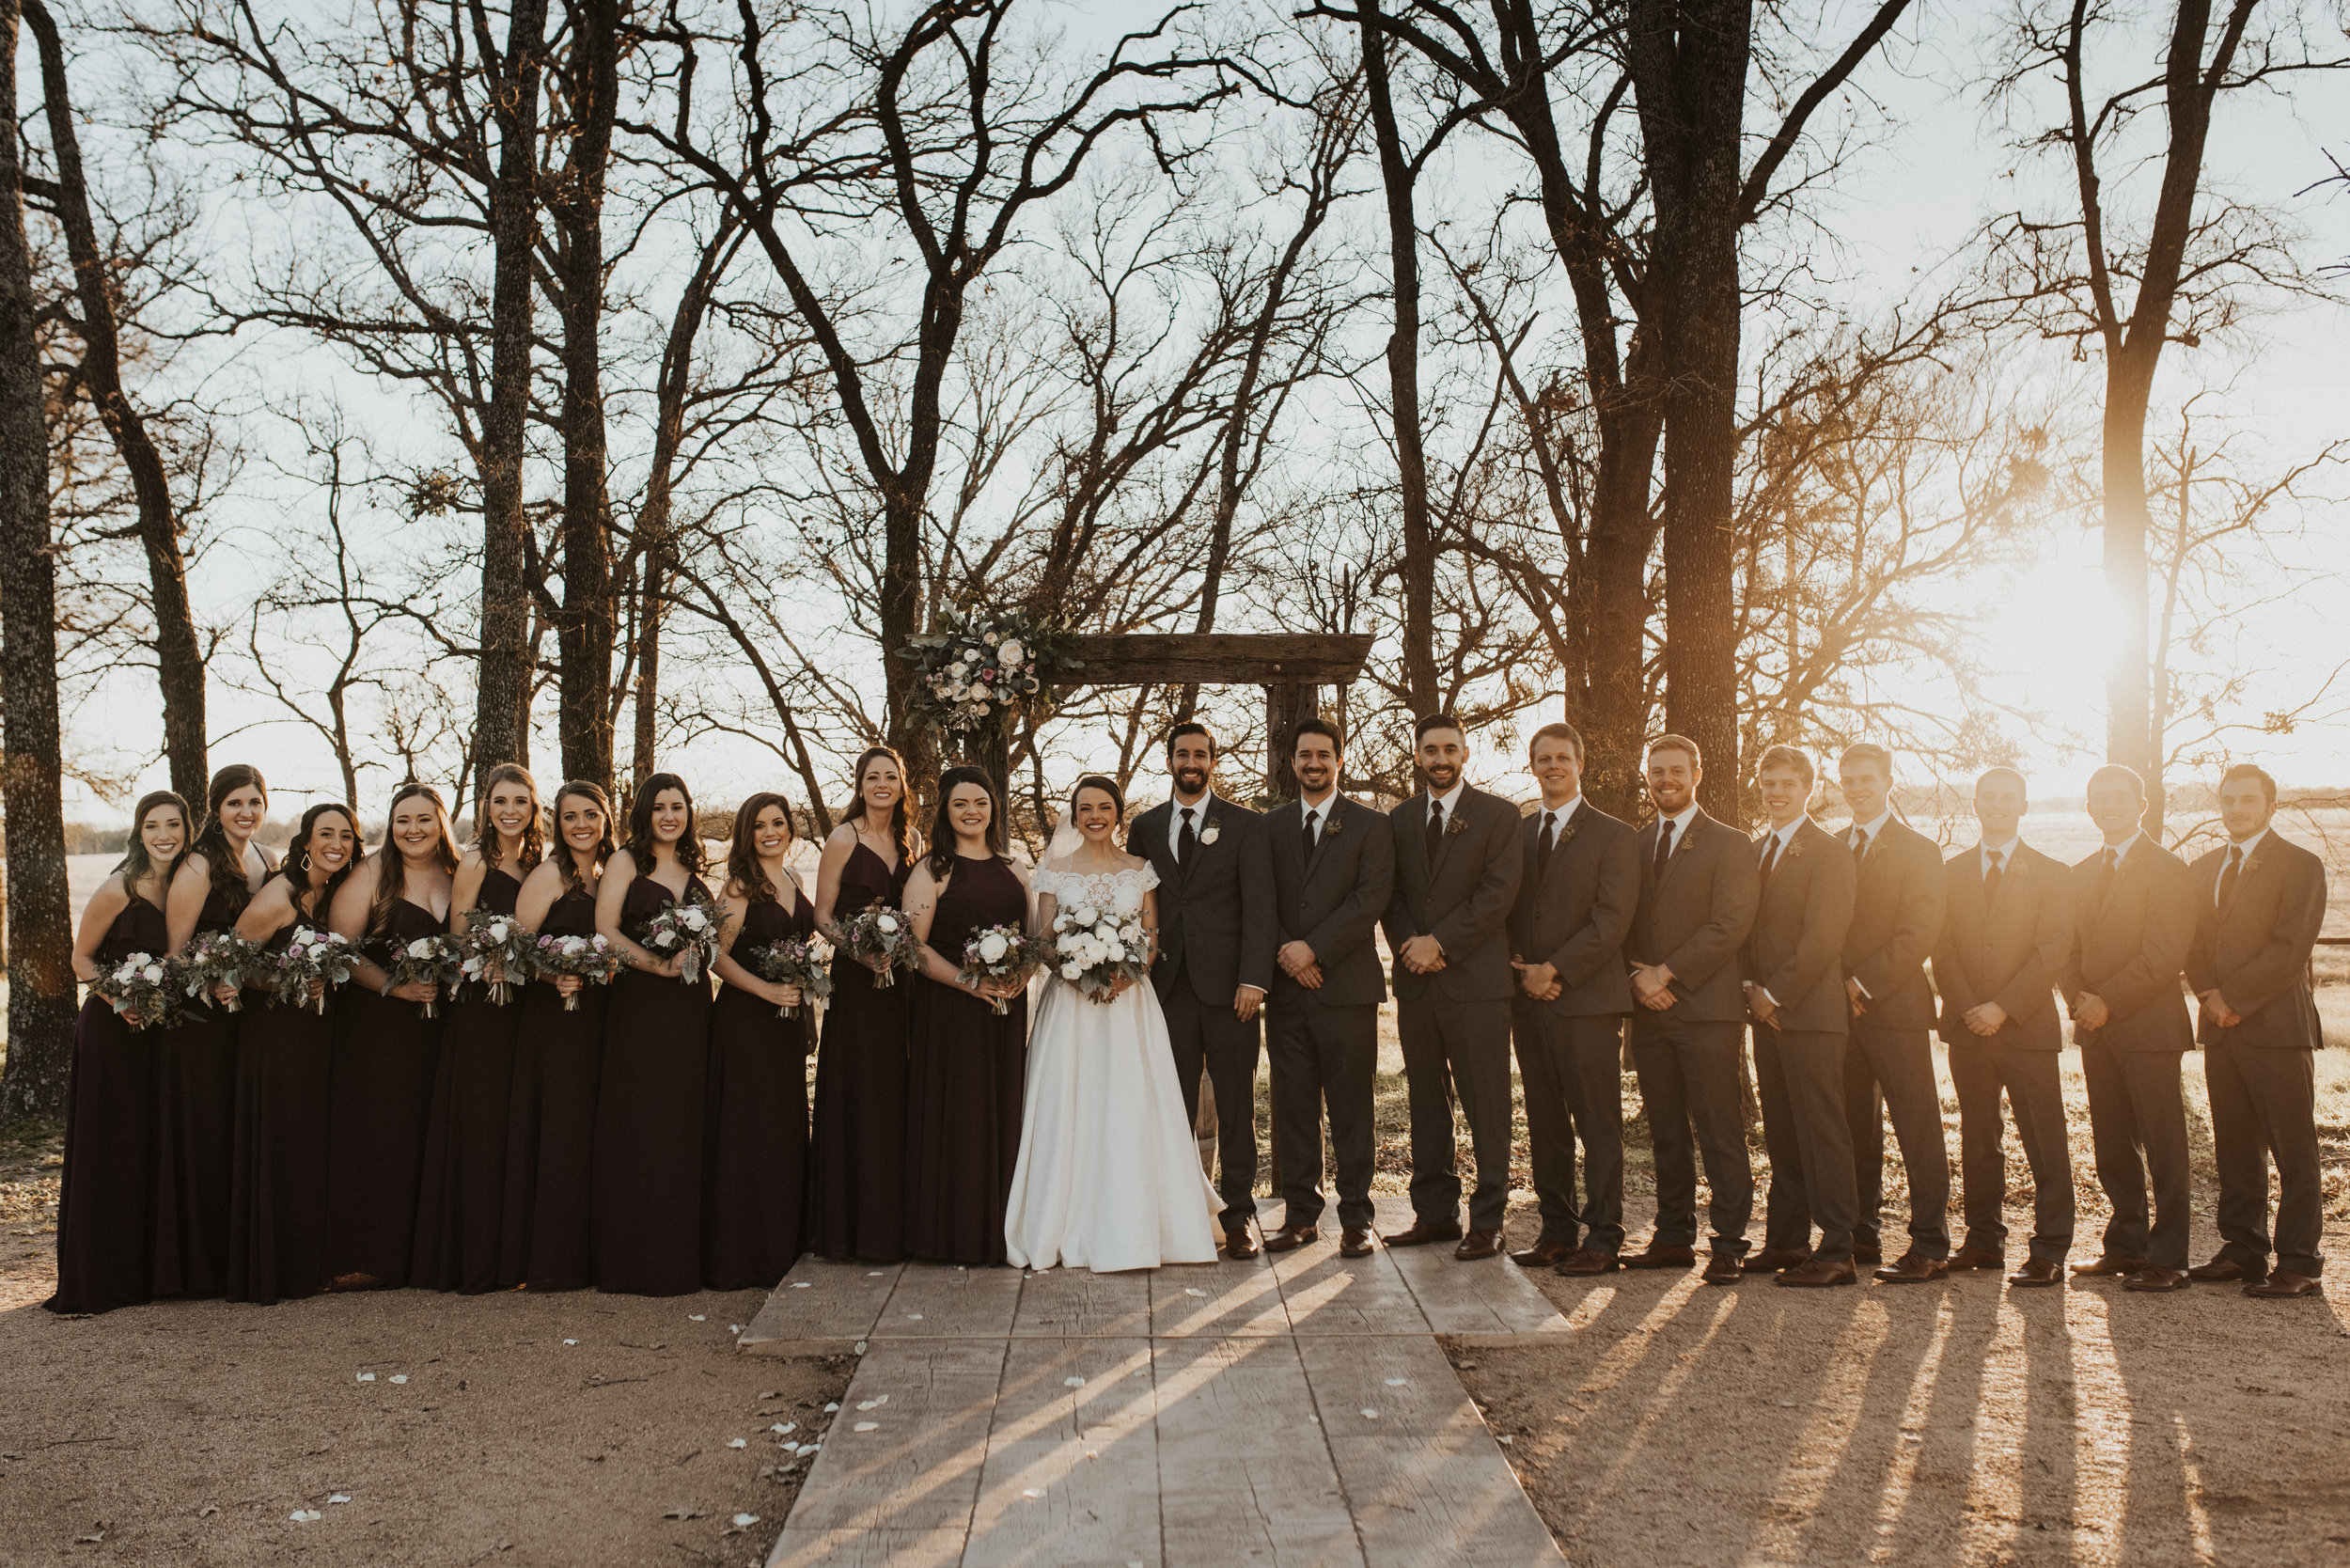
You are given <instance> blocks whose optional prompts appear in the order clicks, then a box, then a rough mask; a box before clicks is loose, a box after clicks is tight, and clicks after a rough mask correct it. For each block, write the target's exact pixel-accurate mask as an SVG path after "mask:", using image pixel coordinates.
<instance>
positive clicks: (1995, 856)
mask: <svg viewBox="0 0 2350 1568" xmlns="http://www.w3.org/2000/svg"><path fill="white" fill-rule="evenodd" d="M1986 853H1987V854H1988V855H1990V856H1991V869H1990V870H1987V871H1985V872H1983V873H1982V902H1985V903H1989V902H1991V901H1992V900H1993V899H1996V898H1998V896H1999V879H2000V859H2001V856H2000V855H1999V852H1998V850H1990V851H1987V852H1986Z"/></svg>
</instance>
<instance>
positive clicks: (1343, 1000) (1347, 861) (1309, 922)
mask: <svg viewBox="0 0 2350 1568" xmlns="http://www.w3.org/2000/svg"><path fill="white" fill-rule="evenodd" d="M1305 820H1306V808H1305V806H1304V804H1303V803H1301V802H1298V801H1294V800H1293V801H1291V802H1290V803H1289V804H1288V805H1286V806H1281V807H1277V808H1274V810H1273V812H1272V813H1271V814H1270V815H1269V816H1267V817H1266V818H1265V839H1266V842H1267V844H1268V845H1269V847H1270V848H1271V850H1272V852H1273V888H1274V894H1273V910H1274V924H1275V925H1276V926H1277V928H1278V929H1277V940H1276V944H1275V946H1276V949H1278V948H1279V947H1280V946H1281V945H1284V944H1287V943H1290V942H1303V943H1305V944H1306V946H1308V947H1309V948H1311V949H1313V950H1314V957H1315V958H1316V959H1317V960H1318V961H1319V962H1320V963H1321V964H1322V989H1321V990H1319V991H1308V990H1307V989H1306V988H1305V987H1304V986H1302V985H1300V984H1298V983H1297V982H1296V981H1295V980H1292V979H1290V978H1289V976H1287V975H1286V974H1283V973H1282V972H1281V969H1280V965H1279V964H1275V965H1274V972H1273V996H1274V998H1275V1005H1276V1006H1278V1005H1279V1004H1280V1001H1281V1000H1282V999H1283V998H1292V999H1303V998H1305V997H1308V996H1311V997H1312V998H1314V999H1315V1000H1316V1001H1319V1002H1322V1003H1324V1004H1326V1005H1329V1006H1332V1007H1340V1006H1345V1005H1348V1004H1357V1003H1364V1002H1370V1003H1374V1004H1375V1003H1378V1002H1380V1001H1384V1000H1385V999H1386V998H1387V976H1386V975H1385V973H1384V972H1382V970H1381V969H1380V967H1379V944H1378V943H1377V942H1376V941H1374V940H1373V939H1372V937H1373V933H1376V932H1377V931H1378V929H1379V919H1380V917H1381V916H1383V915H1385V914H1386V913H1387V901H1388V899H1389V898H1390V897H1391V896H1392V895H1393V893H1394V891H1395V838H1394V835H1393V834H1392V833H1390V832H1389V830H1388V828H1387V813H1385V812H1384V811H1377V810H1373V809H1372V808H1371V807H1368V806H1365V805H1363V804H1361V803H1360V802H1358V801H1352V800H1349V799H1347V798H1346V796H1344V795H1342V794H1334V795H1332V796H1331V797H1330V802H1329V815H1328V816H1327V817H1326V818H1324V821H1323V824H1322V833H1321V835H1320V837H1319V838H1317V839H1315V840H1314V853H1313V857H1312V858H1311V859H1308V858H1307V856H1306V853H1305V848H1304V846H1303V845H1302V844H1301V843H1300V842H1299V841H1298V829H1299V828H1300V827H1301V826H1302V825H1303V824H1304V823H1305Z"/></svg>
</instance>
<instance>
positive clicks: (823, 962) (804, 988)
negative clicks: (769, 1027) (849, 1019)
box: [744, 936, 832, 1019]
mask: <svg viewBox="0 0 2350 1568" xmlns="http://www.w3.org/2000/svg"><path fill="white" fill-rule="evenodd" d="M831 961H832V955H831V953H830V952H828V951H826V950H825V949H823V947H821V946H820V945H819V944H818V943H817V940H816V938H814V937H813V936H787V937H785V938H784V939H783V940H782V941H780V942H770V943H768V944H767V945H766V946H765V947H763V948H753V949H751V950H750V956H749V957H748V958H747V959H745V960H744V967H745V968H747V969H749V970H750V972H751V973H752V974H754V975H757V976H758V977H759V978H760V980H771V981H773V982H774V983H775V984H776V985H796V986H798V987H799V988H800V995H801V996H805V997H807V1001H808V1004H809V1005H810V1006H812V1007H814V1008H815V1010H816V1016H817V1017H818V1018H820V1019H821V1018H823V1016H824V1001H825V998H827V997H829V996H831V995H832V970H831V968H830V966H829V965H830V964H831ZM799 1015H800V1010H799V1009H798V1008H796V1007H787V1008H778V1009H776V1017H778V1018H797V1017H798V1016H799Z"/></svg>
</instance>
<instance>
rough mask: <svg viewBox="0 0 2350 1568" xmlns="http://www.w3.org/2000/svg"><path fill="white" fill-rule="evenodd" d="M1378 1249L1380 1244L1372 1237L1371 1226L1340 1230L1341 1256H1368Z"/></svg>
mask: <svg viewBox="0 0 2350 1568" xmlns="http://www.w3.org/2000/svg"><path fill="white" fill-rule="evenodd" d="M1308 1239H1310V1238H1308ZM1377 1250H1378V1244H1377V1243H1376V1242H1374V1241H1373V1240H1372V1239H1371V1231H1370V1230H1369V1228H1365V1229H1363V1230H1360V1231H1352V1230H1350V1231H1340V1232H1339V1256H1340V1257H1341V1258H1368V1257H1370V1256H1371V1254H1372V1253H1373V1252H1375V1251H1377Z"/></svg>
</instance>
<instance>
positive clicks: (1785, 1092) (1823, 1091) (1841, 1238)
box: [1754, 1024, 1860, 1261]
mask: <svg viewBox="0 0 2350 1568" xmlns="http://www.w3.org/2000/svg"><path fill="white" fill-rule="evenodd" d="M1845 1049H1846V1037H1845V1036H1843V1035H1841V1034H1838V1033H1836V1032H1834V1031H1832V1030H1825V1029H1784V1030H1782V1029H1776V1028H1773V1027H1770V1026H1769V1025H1767V1024H1757V1025H1755V1026H1754V1083H1755V1092H1756V1094H1757V1096H1758V1097H1759V1098H1760V1099H1761V1100H1762V1102H1763V1147H1764V1148H1766V1149H1768V1150H1769V1151H1770V1154H1771V1191H1770V1197H1769V1199H1768V1200H1766V1201H1765V1202H1764V1204H1763V1246H1765V1247H1770V1248H1772V1249H1773V1250H1775V1251H1782V1252H1810V1253H1812V1254H1814V1255H1815V1256H1817V1257H1821V1258H1827V1259H1832V1260H1837V1261H1841V1260H1843V1259H1846V1258H1849V1257H1851V1256H1852V1230H1853V1220H1854V1217H1855V1215H1857V1214H1858V1213H1859V1209H1860V1200H1859V1199H1858V1197H1857V1195H1856V1194H1855V1191H1854V1186H1853V1168H1852V1130H1851V1128H1850V1126H1849V1125H1848V1124H1847V1123H1846V1121H1845V1120H1844V1053H1845ZM1814 1225H1816V1226H1818V1227H1819V1231H1820V1242H1819V1246H1818V1247H1813V1246H1812V1244H1811V1229H1812V1227H1813V1226H1814Z"/></svg>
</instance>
